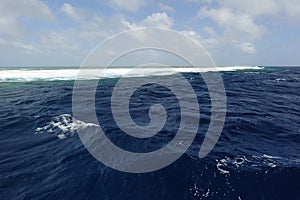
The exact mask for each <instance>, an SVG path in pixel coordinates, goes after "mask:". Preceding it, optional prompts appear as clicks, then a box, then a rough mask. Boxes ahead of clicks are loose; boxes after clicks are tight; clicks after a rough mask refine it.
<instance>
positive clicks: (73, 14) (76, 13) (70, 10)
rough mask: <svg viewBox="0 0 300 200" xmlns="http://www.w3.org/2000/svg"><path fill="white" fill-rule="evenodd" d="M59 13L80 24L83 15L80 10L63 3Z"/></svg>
mask: <svg viewBox="0 0 300 200" xmlns="http://www.w3.org/2000/svg"><path fill="white" fill-rule="evenodd" d="M60 11H61V12H63V13H64V14H66V15H67V16H68V17H70V18H71V19H72V20H74V21H77V22H80V21H82V20H83V19H84V13H83V11H82V10H80V9H77V8H75V7H73V6H72V5H71V4H68V3H64V4H63V5H62V6H61V8H60Z"/></svg>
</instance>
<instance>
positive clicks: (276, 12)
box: [0, 0, 300, 66]
mask: <svg viewBox="0 0 300 200" xmlns="http://www.w3.org/2000/svg"><path fill="white" fill-rule="evenodd" d="M139 27H162V28H167V29H172V30H176V31H178V32H180V33H183V34H186V35H187V36H189V37H191V38H193V39H194V40H196V41H197V42H198V43H200V44H201V45H202V46H203V47H204V48H205V49H206V50H207V52H208V53H209V54H210V56H211V57H212V59H213V60H214V62H215V63H216V65H218V66H233V65H234V66H235V65H251V66H255V65H259V66H279V65H281V66H299V65H300V56H299V55H300V54H299V53H300V50H299V48H300V37H299V35H300V34H299V33H300V1H299V0H280V1H279V0H243V1H241V0H165V1H162V0H161V1H159V0H158V1H154V0H153V1H150V0H126V1H124V0H102V1H101V0H93V1H92V0H85V1H67V0H66V1H61V0H51V1H50V0H49V1H41V0H16V1H11V0H1V1H0V66H79V65H81V63H82V62H83V60H84V59H85V57H86V56H87V55H88V53H89V52H90V51H91V50H92V49H93V48H94V47H95V46H96V45H98V44H99V43H101V42H102V41H104V40H106V39H107V38H109V37H111V36H112V35H114V34H118V33H120V32H122V31H126V30H133V29H135V28H139ZM121 42H123V43H124V44H125V43H126V41H121ZM162 42H163V41H162ZM128 45H129V44H128ZM174 45H180V44H174ZM191 53H192V52H191ZM124 62H125V61H124Z"/></svg>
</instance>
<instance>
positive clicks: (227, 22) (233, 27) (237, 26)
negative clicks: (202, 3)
mask: <svg viewBox="0 0 300 200" xmlns="http://www.w3.org/2000/svg"><path fill="white" fill-rule="evenodd" d="M197 16H198V17H199V18H200V19H201V18H210V19H211V20H212V21H214V22H216V23H217V24H218V25H219V26H220V27H222V28H224V30H225V31H227V32H230V33H231V34H232V33H233V32H243V33H244V34H248V36H249V37H251V38H254V39H257V38H261V37H262V36H263V35H264V33H265V32H266V30H265V28H264V27H263V26H262V25H258V24H256V23H255V22H254V19H253V18H252V17H251V16H250V15H248V14H243V13H237V12H236V11H234V10H232V9H230V8H226V7H223V8H216V9H213V8H212V9H209V8H207V7H203V8H201V9H200V10H199V12H198V14H197Z"/></svg>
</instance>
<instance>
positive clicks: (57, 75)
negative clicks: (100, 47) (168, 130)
mask: <svg viewBox="0 0 300 200" xmlns="http://www.w3.org/2000/svg"><path fill="white" fill-rule="evenodd" d="M132 69H134V68H128V67H127V68H108V69H107V70H106V71H105V74H103V75H102V76H101V77H102V78H119V77H145V76H153V75H155V76H164V75H171V74H174V73H197V72H211V71H241V70H262V69H264V67H258V66H232V67H217V68H213V67H205V68H193V67H174V68H172V70H162V69H159V70H158V68H155V67H145V68H143V69H139V70H136V72H133V73H132V72H131V73H130V75H127V73H129V72H130V71H131V70H132ZM79 70H80V69H78V68H57V67H55V68H11V69H10V68H2V69H1V68H0V82H32V81H64V80H97V79H99V77H100V74H99V71H98V69H84V73H81V74H80V76H78V73H79Z"/></svg>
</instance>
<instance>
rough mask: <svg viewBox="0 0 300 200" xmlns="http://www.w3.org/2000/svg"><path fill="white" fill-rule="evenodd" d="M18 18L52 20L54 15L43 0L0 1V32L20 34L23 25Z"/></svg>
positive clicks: (13, 34)
mask: <svg viewBox="0 0 300 200" xmlns="http://www.w3.org/2000/svg"><path fill="white" fill-rule="evenodd" d="M20 19H37V20H43V21H48V22H54V21H55V16H54V14H53V13H52V11H51V9H50V8H49V7H48V5H47V4H45V3H44V2H43V1H39V0H27V1H25V0H20V1H18V2H15V1H10V0H1V1H0V33H4V34H7V35H12V36H21V35H22V34H23V29H24V26H23V25H22V23H21V22H20Z"/></svg>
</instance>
